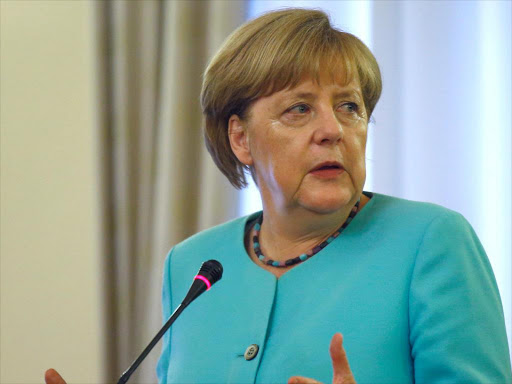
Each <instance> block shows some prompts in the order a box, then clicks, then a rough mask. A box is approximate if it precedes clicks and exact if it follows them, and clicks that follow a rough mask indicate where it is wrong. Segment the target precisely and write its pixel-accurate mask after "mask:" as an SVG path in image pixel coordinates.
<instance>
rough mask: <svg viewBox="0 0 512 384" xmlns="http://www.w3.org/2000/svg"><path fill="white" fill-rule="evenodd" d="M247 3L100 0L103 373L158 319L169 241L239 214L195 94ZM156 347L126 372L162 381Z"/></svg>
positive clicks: (124, 361) (134, 350)
mask: <svg viewBox="0 0 512 384" xmlns="http://www.w3.org/2000/svg"><path fill="white" fill-rule="evenodd" d="M243 6H244V3H243V2H233V1H200V0H198V1H152V0H147V1H111V2H106V1H105V2H103V1H100V2H95V15H94V16H95V22H96V24H95V25H96V38H95V41H96V63H95V64H96V75H97V76H96V88H97V93H96V95H97V97H96V100H95V105H96V112H97V130H98V135H97V136H98V148H99V156H100V158H101V167H100V170H99V174H98V177H99V179H100V185H101V207H100V210H101V212H102V216H101V218H100V220H101V225H100V227H101V241H102V252H103V255H102V256H103V276H102V279H103V292H104V297H103V299H104V300H103V305H104V313H105V315H104V319H103V321H104V335H103V336H104V337H103V339H104V340H105V348H104V356H103V357H104V361H105V372H106V374H105V380H106V381H107V382H114V381H117V379H118V378H119V376H120V374H121V373H122V372H123V371H124V370H125V369H126V368H127V367H128V366H129V365H130V364H131V363H132V361H133V360H134V359H135V358H136V357H137V356H138V355H139V353H140V352H141V351H142V350H143V348H144V347H145V346H146V345H147V344H148V343H149V341H150V340H151V338H152V337H153V336H154V335H155V334H156V332H157V331H158V330H159V329H160V327H161V321H162V319H161V309H160V292H161V276H162V266H163V261H164V258H165V256H166V254H167V252H168V251H169V249H170V248H171V247H172V246H173V245H175V244H176V243H178V242H180V241H181V240H183V239H185V238H186V237H188V236H190V235H192V234H194V233H196V232H198V231H199V230H202V229H204V228H207V227H210V226H212V225H215V224H218V223H220V222H224V221H226V220H228V219H231V218H233V217H235V216H236V214H237V211H238V192H237V191H236V190H234V189H233V188H232V187H231V185H229V183H228V182H227V181H226V180H225V178H224V177H223V176H222V174H221V173H220V172H219V171H218V170H217V169H216V167H215V165H214V164H213V162H212V160H211V159H210V157H209V155H208V154H207V152H206V150H205V149H204V144H203V138H202V116H201V111H200V105H199V93H200V88H201V82H202V72H203V70H204V68H205V66H206V64H207V60H208V58H209V57H210V56H211V55H212V53H214V52H215V51H216V49H217V48H218V46H219V45H220V43H221V42H222V41H223V40H224V39H225V37H227V35H228V34H229V33H230V32H231V31H232V30H233V29H234V28H236V27H237V26H238V25H239V24H241V22H242V21H243V19H244V9H243ZM207 257H208V256H207V255H205V260H207ZM198 268H199V266H198ZM159 352H160V347H158V348H155V350H154V351H153V352H152V353H151V354H150V355H149V356H148V357H147V358H146V360H145V361H144V363H143V364H142V365H141V366H140V367H139V370H138V372H137V373H136V374H134V376H133V377H132V379H130V381H131V382H133V383H136V382H138V383H154V382H156V375H155V366H156V362H157V360H158V357H159Z"/></svg>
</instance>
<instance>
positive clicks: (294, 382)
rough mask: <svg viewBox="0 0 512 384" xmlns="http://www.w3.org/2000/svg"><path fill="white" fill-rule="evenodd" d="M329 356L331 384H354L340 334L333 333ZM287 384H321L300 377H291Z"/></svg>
mask: <svg viewBox="0 0 512 384" xmlns="http://www.w3.org/2000/svg"><path fill="white" fill-rule="evenodd" d="M329 353H330V354H331V360H332V370H333V378H332V384H356V380H355V379H354V375H352V371H351V370H350V366H349V365H348V360H347V355H346V353H345V349H344V348H343V336H342V335H341V333H335V334H334V336H333V337H332V339H331V345H330V347H329ZM288 384H321V383H320V382H319V381H316V380H313V379H310V378H307V377H302V376H292V377H290V378H289V379H288Z"/></svg>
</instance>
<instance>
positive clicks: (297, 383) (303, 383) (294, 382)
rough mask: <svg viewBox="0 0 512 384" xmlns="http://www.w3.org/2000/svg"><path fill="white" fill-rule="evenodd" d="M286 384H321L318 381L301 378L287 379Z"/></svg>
mask: <svg viewBox="0 0 512 384" xmlns="http://www.w3.org/2000/svg"><path fill="white" fill-rule="evenodd" d="M288 384H322V383H320V382H319V381H316V380H313V379H310V378H309V377H303V376H292V377H290V378H289V379H288Z"/></svg>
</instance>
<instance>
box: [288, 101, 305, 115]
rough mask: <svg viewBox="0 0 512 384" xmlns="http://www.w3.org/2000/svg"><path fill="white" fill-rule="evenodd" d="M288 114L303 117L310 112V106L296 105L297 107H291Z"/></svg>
mask: <svg viewBox="0 0 512 384" xmlns="http://www.w3.org/2000/svg"><path fill="white" fill-rule="evenodd" d="M288 112H291V113H296V114H301V115H303V114H305V113H308V112H309V106H307V105H306V104H299V105H296V106H295V107H291V108H290V109H289V110H288Z"/></svg>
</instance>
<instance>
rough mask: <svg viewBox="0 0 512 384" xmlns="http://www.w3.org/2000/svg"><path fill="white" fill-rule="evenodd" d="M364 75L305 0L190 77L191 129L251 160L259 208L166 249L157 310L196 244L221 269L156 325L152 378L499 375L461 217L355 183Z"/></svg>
mask: <svg viewBox="0 0 512 384" xmlns="http://www.w3.org/2000/svg"><path fill="white" fill-rule="evenodd" d="M380 93H381V78H380V72H379V68H378V65H377V62H376V61H375V58H374V57H373V55H372V54H371V52H370V51H369V50H368V48H367V47H366V46H365V45H364V44H363V43H362V42H361V41H359V40H358V39H357V38H356V37H354V36H352V35H350V34H348V33H344V32H340V31H337V30H335V29H333V28H332V27H331V26H330V24H329V20H328V18H327V16H326V15H325V14H324V13H322V12H320V11H312V10H301V9H290V10H284V11H279V12H273V13H269V14H266V15H264V16H262V17H260V18H258V19H255V20H253V21H250V22H249V23H247V24H245V25H243V26H242V27H240V28H239V29H238V30H237V31H235V32H234V33H233V34H232V35H231V36H230V37H229V38H228V39H227V41H226V42H225V43H224V45H223V46H222V47H221V49H220V51H219V52H218V53H217V55H216V56H215V57H214V58H213V59H212V61H211V63H210V64H209V66H208V68H207V70H206V72H205V77H204V84H203V92H202V105H203V111H204V115H205V118H206V129H205V137H206V145H207V147H208V149H209V151H210V153H211V155H212V157H213V159H214V161H215V162H216V164H217V165H218V167H219V168H220V169H221V171H222V172H223V173H224V174H225V175H226V177H227V178H228V179H229V180H230V182H231V183H232V184H233V185H234V186H235V187H237V188H241V187H243V186H244V185H245V184H246V179H245V173H246V172H249V173H250V174H251V175H252V177H253V179H254V180H255V182H256V183H257V185H258V188H259V191H260V193H261V198H262V202H263V212H257V213H255V214H253V215H250V216H248V217H243V218H240V219H236V220H233V221H231V222H229V223H226V224H223V225H221V226H218V227H215V228H212V229H210V230H207V231H204V232H201V233H199V234H197V235H195V236H193V237H191V238H189V239H187V240H186V241H184V242H182V243H180V244H178V245H176V246H175V247H174V248H173V249H172V250H171V252H170V254H169V255H168V257H167V259H166V264H165V270H164V285H163V314H164V319H167V318H168V317H169V315H170V314H171V312H172V310H173V309H174V308H175V307H176V306H177V305H178V304H179V303H180V302H181V300H182V299H183V298H184V296H185V294H186V291H187V289H188V287H189V282H190V279H191V278H192V276H194V274H195V272H196V271H197V267H198V266H199V265H200V264H201V262H203V261H204V260H207V259H217V260H219V261H220V262H221V263H222V264H223V266H224V277H223V279H222V281H221V282H219V283H218V284H217V285H216V286H215V288H214V289H212V290H211V291H210V292H208V294H206V295H203V296H201V297H199V298H198V299H197V302H196V303H194V305H192V306H190V307H189V308H187V310H186V311H185V312H184V313H183V314H182V316H181V318H180V319H179V321H177V322H176V323H175V324H174V325H173V327H172V329H171V330H170V331H169V332H168V333H167V334H166V335H165V336H164V346H163V351H162V355H161V358H160V361H159V364H158V367H157V372H158V377H159V381H160V382H161V383H169V384H170V383H226V382H230V383H248V382H251V383H252V382H258V383H278V382H279V383H282V382H286V381H288V382H290V383H291V382H295V383H316V382H324V383H327V382H334V383H354V382H355V381H357V382H358V383H414V382H418V383H420V382H421V383H423V382H425V383H437V382H451V383H505V382H510V381H511V371H510V360H509V353H508V345H507V338H506V333H505V326H504V317H503V311H502V307H501V302H500V298H499V293H498V289H497V286H496V283H495V279H494V276H493V273H492V270H491V267H490V265H489V262H488V259H487V257H486V255H485V253H484V250H483V249H482V246H481V245H480V242H479V241H478V239H477V237H476V235H475V233H474V231H473V230H472V228H471V227H470V225H469V224H468V223H467V221H466V220H465V219H464V218H463V217H462V216H461V215H459V214H457V213H455V212H452V211H450V210H447V209H444V208H442V207H439V206H435V205H432V204H426V203H417V202H411V201H406V200H401V199H397V198H392V197H389V196H384V195H380V194H376V193H369V192H363V185H364V182H365V176H366V172H365V146H366V138H367V128H368V121H369V119H370V116H371V115H372V112H373V110H374V107H375V105H376V103H377V101H378V99H379V96H380ZM340 333H341V334H343V336H341V335H340ZM329 355H330V358H329Z"/></svg>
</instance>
